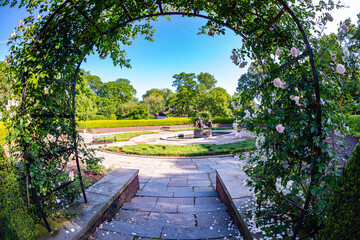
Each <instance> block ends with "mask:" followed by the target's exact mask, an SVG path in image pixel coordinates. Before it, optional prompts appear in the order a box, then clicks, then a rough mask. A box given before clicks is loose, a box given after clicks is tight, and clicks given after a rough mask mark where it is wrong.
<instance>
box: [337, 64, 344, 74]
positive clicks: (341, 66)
mask: <svg viewBox="0 0 360 240" xmlns="http://www.w3.org/2000/svg"><path fill="white" fill-rule="evenodd" d="M336 71H337V72H338V73H339V74H344V73H345V66H344V65H342V64H338V65H337V66H336Z"/></svg>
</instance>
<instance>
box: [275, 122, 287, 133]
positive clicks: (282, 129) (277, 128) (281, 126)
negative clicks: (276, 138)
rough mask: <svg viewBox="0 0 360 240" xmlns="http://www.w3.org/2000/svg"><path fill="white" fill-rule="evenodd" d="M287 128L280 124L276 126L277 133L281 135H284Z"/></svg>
mask: <svg viewBox="0 0 360 240" xmlns="http://www.w3.org/2000/svg"><path fill="white" fill-rule="evenodd" d="M284 129H285V127H284V126H283V125H282V124H279V125H277V126H276V131H278V132H279V133H283V131H284Z"/></svg>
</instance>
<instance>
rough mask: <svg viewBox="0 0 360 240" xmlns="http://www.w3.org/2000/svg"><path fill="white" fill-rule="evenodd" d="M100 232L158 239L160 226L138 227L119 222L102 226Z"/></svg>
mask: <svg viewBox="0 0 360 240" xmlns="http://www.w3.org/2000/svg"><path fill="white" fill-rule="evenodd" d="M101 229H102V230H107V231H111V232H116V233H120V234H125V235H129V236H134V237H135V236H137V237H148V238H160V237H161V232H162V226H159V225H156V224H154V225H139V224H133V223H127V222H120V221H115V220H114V221H111V222H109V223H108V224H103V225H102V227H101Z"/></svg>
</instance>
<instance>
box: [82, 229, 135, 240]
mask: <svg viewBox="0 0 360 240" xmlns="http://www.w3.org/2000/svg"><path fill="white" fill-rule="evenodd" d="M89 239H91V238H89ZM133 239H134V236H130V235H127V234H122V233H117V232H113V231H107V230H103V229H98V230H97V231H96V240H133Z"/></svg>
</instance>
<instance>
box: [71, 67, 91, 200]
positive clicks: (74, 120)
mask: <svg viewBox="0 0 360 240" xmlns="http://www.w3.org/2000/svg"><path fill="white" fill-rule="evenodd" d="M81 63H82V61H80V62H79V64H78V66H77V68H76V71H75V76H74V84H73V102H72V108H73V119H72V120H73V129H74V131H73V142H74V148H75V159H76V166H77V170H78V173H79V180H80V186H81V191H82V194H83V196H84V201H85V203H87V202H88V201H87V198H86V194H85V189H84V184H83V180H82V176H81V169H80V163H79V153H78V149H77V146H78V145H77V139H76V136H77V134H76V119H75V110H76V109H75V91H76V80H77V77H78V74H79V70H80V65H81Z"/></svg>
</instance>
